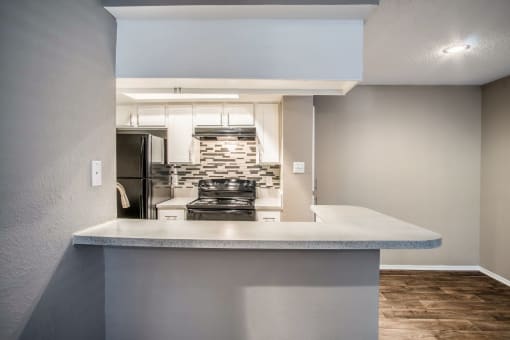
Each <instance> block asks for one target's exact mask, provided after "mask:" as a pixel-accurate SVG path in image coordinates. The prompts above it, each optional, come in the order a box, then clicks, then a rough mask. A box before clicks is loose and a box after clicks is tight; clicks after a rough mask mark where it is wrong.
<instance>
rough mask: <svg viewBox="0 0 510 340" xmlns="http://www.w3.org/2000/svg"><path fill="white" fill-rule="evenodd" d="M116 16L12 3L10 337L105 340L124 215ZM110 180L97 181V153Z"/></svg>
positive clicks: (4, 292)
mask: <svg viewBox="0 0 510 340" xmlns="http://www.w3.org/2000/svg"><path fill="white" fill-rule="evenodd" d="M115 28H116V25H115V20H114V19H113V18H112V17H111V16H110V15H109V14H108V13H107V12H106V11H105V10H104V9H103V8H102V7H101V4H100V1H99V0H72V1H71V0H45V1H31V0H16V1H2V2H1V3H0V46H1V52H0V69H1V70H2V77H1V78H0V79H1V80H0V103H1V106H0V112H1V123H0V164H1V166H0V200H1V202H0V203H1V204H0V206H1V208H0V209H1V211H0V268H1V270H0V339H18V338H20V339H51V340H59V339H73V340H76V339H103V338H104V261H103V252H102V250H101V249H100V248H93V249H92V248H74V247H72V246H71V245H70V241H71V234H72V233H73V231H76V230H78V229H81V228H84V227H87V226H90V225H93V224H96V223H99V222H102V221H105V220H108V219H111V218H113V217H115V215H116V211H115V195H114V190H115V187H114V181H115V179H114V174H115V173H114V156H115V139H114V138H115V117H114V107H115V91H114V90H115V82H114V71H115V34H116V33H115ZM93 159H98V160H102V161H103V168H104V172H103V186H102V187H97V188H92V187H91V186H90V161H91V160H93Z"/></svg>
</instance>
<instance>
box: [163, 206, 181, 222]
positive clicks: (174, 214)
mask: <svg viewBox="0 0 510 340" xmlns="http://www.w3.org/2000/svg"><path fill="white" fill-rule="evenodd" d="M185 219H186V209H158V220H165V221H183V220H185Z"/></svg>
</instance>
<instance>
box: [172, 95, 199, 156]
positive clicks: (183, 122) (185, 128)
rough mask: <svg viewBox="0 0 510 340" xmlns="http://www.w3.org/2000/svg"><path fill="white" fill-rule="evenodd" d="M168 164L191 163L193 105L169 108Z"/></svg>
mask: <svg viewBox="0 0 510 340" xmlns="http://www.w3.org/2000/svg"><path fill="white" fill-rule="evenodd" d="M166 111H167V116H168V129H167V134H168V135H167V136H168V138H167V156H168V157H167V158H168V163H190V162H191V156H192V147H193V108H192V106H191V105H172V106H167V109H166Z"/></svg>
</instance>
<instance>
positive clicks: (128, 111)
mask: <svg viewBox="0 0 510 340" xmlns="http://www.w3.org/2000/svg"><path fill="white" fill-rule="evenodd" d="M136 115H137V111H136V105H117V108H116V112H115V117H116V120H115V121H116V125H117V126H118V127H134V126H136Z"/></svg>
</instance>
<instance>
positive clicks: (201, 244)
mask: <svg viewBox="0 0 510 340" xmlns="http://www.w3.org/2000/svg"><path fill="white" fill-rule="evenodd" d="M441 243H442V240H441V238H438V239H432V240H420V241H398V240H396V241H395V240H392V241H370V240H364V241H269V240H207V239H203V240H197V239H161V238H136V237H106V236H84V235H76V234H75V235H73V245H88V246H111V247H143V248H191V249H200V248H202V249H267V250H278V249H289V250H342V249H346V250H348V249H351V250H378V249H432V248H437V247H439V246H441Z"/></svg>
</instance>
